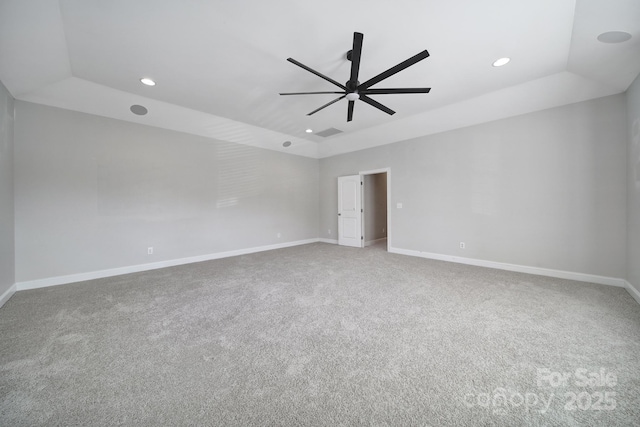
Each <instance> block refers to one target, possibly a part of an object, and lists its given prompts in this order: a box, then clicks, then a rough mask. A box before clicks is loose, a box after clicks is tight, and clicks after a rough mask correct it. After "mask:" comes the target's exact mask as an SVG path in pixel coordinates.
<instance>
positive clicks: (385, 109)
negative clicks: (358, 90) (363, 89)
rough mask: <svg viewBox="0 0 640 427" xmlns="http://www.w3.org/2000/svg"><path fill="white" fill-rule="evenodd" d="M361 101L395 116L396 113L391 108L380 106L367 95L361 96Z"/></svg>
mask: <svg viewBox="0 0 640 427" xmlns="http://www.w3.org/2000/svg"><path fill="white" fill-rule="evenodd" d="M360 101H363V102H366V103H367V104H369V105H371V106H372V107H376V108H377V109H378V110H382V111H384V112H385V113H387V114H390V115H393V114H395V113H396V112H395V111H393V110H392V109H391V108H389V107H385V106H384V105H382V104H380V103H379V102H378V101H374V100H373V99H371V98H369V97H368V96H367V95H362V94H361V95H360Z"/></svg>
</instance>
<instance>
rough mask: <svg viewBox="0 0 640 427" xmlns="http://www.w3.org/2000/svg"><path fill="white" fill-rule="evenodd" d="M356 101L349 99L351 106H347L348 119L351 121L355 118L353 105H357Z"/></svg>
mask: <svg viewBox="0 0 640 427" xmlns="http://www.w3.org/2000/svg"><path fill="white" fill-rule="evenodd" d="M355 103H356V102H355V101H349V106H348V107H347V121H348V122H350V121H351V120H353V106H354V105H355Z"/></svg>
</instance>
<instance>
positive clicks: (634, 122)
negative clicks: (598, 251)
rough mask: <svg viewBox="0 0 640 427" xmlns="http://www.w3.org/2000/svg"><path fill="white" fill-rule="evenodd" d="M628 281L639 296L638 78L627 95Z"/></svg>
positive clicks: (639, 121)
mask: <svg viewBox="0 0 640 427" xmlns="http://www.w3.org/2000/svg"><path fill="white" fill-rule="evenodd" d="M627 113H628V119H627V125H628V127H629V147H628V149H629V151H628V153H629V155H628V157H627V158H628V161H629V163H628V166H627V280H628V281H629V283H631V285H632V286H633V287H634V288H635V289H636V290H637V291H638V292H640V76H638V77H637V78H636V79H635V81H634V82H633V84H632V85H631V86H630V87H629V89H628V91H627Z"/></svg>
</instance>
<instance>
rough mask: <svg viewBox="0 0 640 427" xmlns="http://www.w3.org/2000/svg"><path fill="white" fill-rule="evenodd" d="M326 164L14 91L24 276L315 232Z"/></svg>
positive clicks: (20, 276) (19, 255)
mask: <svg viewBox="0 0 640 427" xmlns="http://www.w3.org/2000/svg"><path fill="white" fill-rule="evenodd" d="M318 167H319V166H318V161H317V160H315V159H309V158H303V157H299V156H292V155H288V154H283V153H278V152H275V151H267V150H262V149H258V148H253V147H248V146H244V145H238V144H232V143H225V142H216V141H213V140H211V139H207V138H203V137H198V136H194V135H188V134H182V133H178V132H172V131H167V130H162V129H157V128H152V127H147V126H141V125H137V124H132V123H128V122H123V121H118V120H112V119H107V118H103V117H98V116H93V115H88V114H82V113H77V112H72V111H68V110H62V109H58V108H52V107H46V106H42V105H36V104H31V103H26V102H22V101H16V123H15V194H16V197H15V212H16V261H17V262H16V281H17V282H23V281H29V280H35V279H41V278H49V277H55V276H63V275H69V274H75V273H83V272H92V271H97V270H103V269H111V268H116V267H126V266H131V265H139V264H144V263H151V262H158V261H165V260H172V259H179V258H185V257H192V256H198V255H207V254H212V253H219V252H224V251H231V250H238V249H245V248H252V247H258V246H264V245H271V244H278V243H284V242H291V241H297V240H302V239H310V238H317V237H318V212H319V206H318V185H319V184H318V176H319V171H318ZM278 232H280V233H282V236H281V237H280V238H278V237H277V235H276V234H277V233H278ZM149 246H153V247H154V254H153V255H147V247H149Z"/></svg>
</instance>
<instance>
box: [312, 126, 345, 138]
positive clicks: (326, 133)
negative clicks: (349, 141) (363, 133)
mask: <svg viewBox="0 0 640 427" xmlns="http://www.w3.org/2000/svg"><path fill="white" fill-rule="evenodd" d="M338 133H342V131H341V130H340V129H336V128H329V129H325V130H323V131H321V132H316V135H318V136H322V137H324V138H326V137H328V136H333V135H336V134H338Z"/></svg>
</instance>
